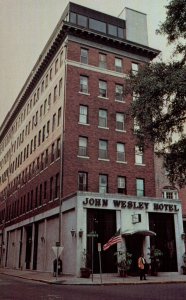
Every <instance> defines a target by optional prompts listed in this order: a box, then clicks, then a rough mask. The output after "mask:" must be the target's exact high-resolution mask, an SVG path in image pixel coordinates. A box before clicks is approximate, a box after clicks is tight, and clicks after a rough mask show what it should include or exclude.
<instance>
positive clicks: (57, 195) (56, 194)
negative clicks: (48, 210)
mask: <svg viewBox="0 0 186 300" xmlns="http://www.w3.org/2000/svg"><path fill="white" fill-rule="evenodd" d="M54 198H55V199H56V198H59V173H57V174H56V178H55V191H54Z"/></svg>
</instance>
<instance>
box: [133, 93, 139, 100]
mask: <svg viewBox="0 0 186 300" xmlns="http://www.w3.org/2000/svg"><path fill="white" fill-rule="evenodd" d="M138 98H139V94H137V93H135V92H133V93H132V101H136V100H137V99H138Z"/></svg>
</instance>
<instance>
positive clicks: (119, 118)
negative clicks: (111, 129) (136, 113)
mask: <svg viewBox="0 0 186 300" xmlns="http://www.w3.org/2000/svg"><path fill="white" fill-rule="evenodd" d="M124 129H125V115H124V114H123V113H116V130H120V131H124Z"/></svg>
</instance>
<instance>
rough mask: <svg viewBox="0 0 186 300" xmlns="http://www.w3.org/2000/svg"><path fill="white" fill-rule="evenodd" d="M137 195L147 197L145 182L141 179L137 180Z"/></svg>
mask: <svg viewBox="0 0 186 300" xmlns="http://www.w3.org/2000/svg"><path fill="white" fill-rule="evenodd" d="M136 195H137V196H139V197H140V196H145V181H144V179H141V178H136Z"/></svg>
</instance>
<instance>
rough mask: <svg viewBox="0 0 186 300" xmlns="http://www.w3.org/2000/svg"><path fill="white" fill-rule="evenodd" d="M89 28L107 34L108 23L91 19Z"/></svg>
mask: <svg viewBox="0 0 186 300" xmlns="http://www.w3.org/2000/svg"><path fill="white" fill-rule="evenodd" d="M89 28H90V29H93V30H96V31H99V32H103V33H106V23H104V22H101V21H98V20H95V19H91V18H89Z"/></svg>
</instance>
